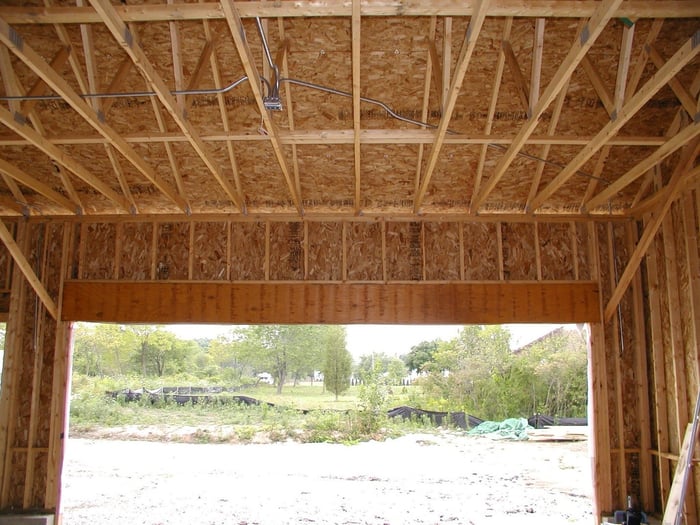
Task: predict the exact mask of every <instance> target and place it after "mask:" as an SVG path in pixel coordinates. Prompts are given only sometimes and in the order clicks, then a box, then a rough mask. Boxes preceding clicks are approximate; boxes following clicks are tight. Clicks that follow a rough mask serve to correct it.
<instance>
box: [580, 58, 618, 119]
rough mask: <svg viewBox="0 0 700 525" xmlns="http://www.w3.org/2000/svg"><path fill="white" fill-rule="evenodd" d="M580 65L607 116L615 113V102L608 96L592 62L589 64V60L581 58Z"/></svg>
mask: <svg viewBox="0 0 700 525" xmlns="http://www.w3.org/2000/svg"><path fill="white" fill-rule="evenodd" d="M581 65H582V66H583V70H584V71H585V72H586V76H587V77H588V80H590V81H591V85H592V86H593V89H594V90H595V92H596V94H597V95H598V98H599V99H600V101H601V102H602V103H603V107H604V108H605V111H607V112H608V115H613V113H614V112H615V102H614V101H613V96H612V95H611V94H610V91H609V90H608V88H607V86H606V85H605V82H603V77H601V76H600V73H599V72H598V68H596V67H595V65H594V64H593V62H591V59H590V58H588V57H587V56H585V57H583V60H581Z"/></svg>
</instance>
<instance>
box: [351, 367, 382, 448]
mask: <svg viewBox="0 0 700 525" xmlns="http://www.w3.org/2000/svg"><path fill="white" fill-rule="evenodd" d="M380 371H381V365H380V363H379V362H377V363H376V364H375V366H374V368H373V369H371V370H370V371H369V372H365V373H363V374H362V384H361V385H360V393H359V398H360V403H359V412H358V422H359V427H360V431H361V432H362V433H364V434H375V433H377V432H378V431H379V430H380V429H381V427H382V425H383V424H384V423H385V421H386V418H387V416H386V408H387V401H388V399H389V387H388V385H387V383H386V376H384V375H382V374H381V372H380Z"/></svg>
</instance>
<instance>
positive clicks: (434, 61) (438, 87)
mask: <svg viewBox="0 0 700 525" xmlns="http://www.w3.org/2000/svg"><path fill="white" fill-rule="evenodd" d="M433 23H435V26H436V27H437V19H436V17H432V19H431V24H433ZM431 27H432V26H431ZM431 33H432V38H431V39H430V41H429V42H428V46H429V47H428V56H429V57H430V62H429V63H430V64H431V68H432V75H433V80H434V81H435V92H436V93H442V89H443V88H442V67H441V66H440V56H439V55H438V52H437V46H436V45H435V32H434V30H432V31H431Z"/></svg>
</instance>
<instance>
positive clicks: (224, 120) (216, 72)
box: [203, 20, 294, 215]
mask: <svg viewBox="0 0 700 525" xmlns="http://www.w3.org/2000/svg"><path fill="white" fill-rule="evenodd" d="M203 25H204V36H205V37H206V39H207V41H209V42H213V41H214V35H213V34H212V31H211V27H210V24H209V22H208V21H207V20H205V21H204V22H203ZM209 61H210V64H211V71H212V76H213V77H214V86H215V87H216V89H218V90H220V89H221V88H222V87H223V85H224V83H223V80H222V77H221V68H220V67H219V61H218V59H217V57H216V49H214V51H213V52H212V54H211V57H210V59H209ZM216 100H217V101H218V103H219V114H220V115H221V124H222V127H223V129H224V131H225V132H226V133H227V134H229V133H230V131H231V127H230V125H229V122H228V111H227V110H226V101H225V100H224V94H223V93H218V94H217V95H216ZM290 129H294V127H293V126H292V127H290ZM226 151H227V152H228V158H229V162H230V163H231V171H232V172H233V184H234V187H235V189H236V192H237V193H238V194H239V195H241V198H242V199H243V201H242V202H241V205H242V206H243V209H242V212H243V214H244V215H245V214H247V213H248V210H247V208H246V203H245V196H244V194H243V192H242V191H241V178H240V175H239V172H238V163H237V162H236V155H235V153H234V151H233V143H232V141H231V140H227V141H226Z"/></svg>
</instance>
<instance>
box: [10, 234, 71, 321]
mask: <svg viewBox="0 0 700 525" xmlns="http://www.w3.org/2000/svg"><path fill="white" fill-rule="evenodd" d="M0 240H2V242H3V243H4V244H5V247H6V248H7V251H8V252H10V255H12V258H13V259H14V261H15V264H17V267H18V268H19V270H20V271H21V272H22V274H23V275H24V277H25V278H26V279H27V281H28V282H29V285H30V286H31V287H32V288H33V289H34V291H35V292H36V294H37V296H38V297H39V299H40V300H41V302H42V303H43V304H44V307H45V308H46V311H47V312H48V313H49V314H50V315H51V317H53V318H54V319H56V320H58V308H57V307H56V303H55V302H54V300H53V298H52V297H51V295H49V292H48V291H47V290H46V288H44V285H43V284H42V283H41V281H40V280H39V278H38V277H37V275H36V273H34V270H33V269H32V265H31V264H29V261H28V260H27V258H26V257H25V256H24V254H23V253H22V250H21V249H20V247H19V246H18V245H17V243H16V242H15V240H14V238H13V237H12V234H11V233H10V230H8V229H7V226H5V223H4V222H2V221H0Z"/></svg>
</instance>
